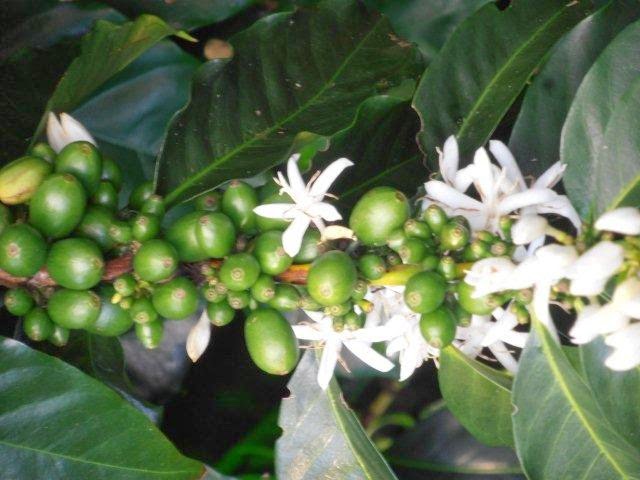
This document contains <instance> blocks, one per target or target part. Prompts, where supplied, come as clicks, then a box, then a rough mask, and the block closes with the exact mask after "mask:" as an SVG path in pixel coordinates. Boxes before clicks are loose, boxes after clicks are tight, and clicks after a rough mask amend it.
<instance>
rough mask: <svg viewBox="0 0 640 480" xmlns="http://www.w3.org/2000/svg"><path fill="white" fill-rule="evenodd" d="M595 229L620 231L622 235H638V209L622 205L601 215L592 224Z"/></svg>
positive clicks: (639, 224) (639, 232) (639, 220)
mask: <svg viewBox="0 0 640 480" xmlns="http://www.w3.org/2000/svg"><path fill="white" fill-rule="evenodd" d="M594 226H595V227H596V230H604V231H606V232H613V233H620V234H622V235H640V210H638V209H637V208H634V207H622V208H617V209H615V210H611V211H609V212H606V213H605V214H603V215H601V216H600V218H598V220H596V223H595V225H594Z"/></svg>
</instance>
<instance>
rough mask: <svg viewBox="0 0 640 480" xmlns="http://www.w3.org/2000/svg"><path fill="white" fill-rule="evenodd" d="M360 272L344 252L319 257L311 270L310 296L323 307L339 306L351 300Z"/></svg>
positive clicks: (308, 277)
mask: <svg viewBox="0 0 640 480" xmlns="http://www.w3.org/2000/svg"><path fill="white" fill-rule="evenodd" d="M357 280H358V272H357V271H356V267H355V265H354V263H353V261H352V260H351V258H350V257H349V255H347V254H346V253H344V252H341V251H339V250H334V251H331V252H327V253H325V254H323V255H321V256H320V257H318V258H317V259H316V260H315V261H314V262H313V263H312V264H311V268H310V269H309V274H308V276H307V289H308V291H309V295H311V297H312V298H313V299H314V300H315V301H316V302H318V303H319V304H321V305H323V306H330V305H339V304H341V303H344V302H346V301H347V300H349V299H350V298H351V294H352V293H353V288H354V287H355V285H356V281H357Z"/></svg>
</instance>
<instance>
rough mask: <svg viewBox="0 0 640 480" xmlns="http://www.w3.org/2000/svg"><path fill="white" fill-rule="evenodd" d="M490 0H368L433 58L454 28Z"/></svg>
mask: <svg viewBox="0 0 640 480" xmlns="http://www.w3.org/2000/svg"><path fill="white" fill-rule="evenodd" d="M489 1H490V0H393V1H389V0H366V1H365V3H366V4H367V5H370V6H371V7H372V8H376V9H378V10H379V11H380V12H382V13H383V14H385V15H386V16H387V17H389V20H390V21H391V26H392V27H393V29H394V31H395V32H396V33H397V34H398V35H399V36H401V37H402V38H404V39H405V40H408V41H410V42H413V43H415V44H417V45H418V47H419V48H420V51H421V52H422V54H423V55H424V57H425V59H426V60H429V61H430V60H432V59H433V58H434V57H435V56H436V55H437V54H438V51H439V50H440V48H441V47H442V45H444V43H445V42H446V40H447V39H448V38H449V36H450V35H451V33H452V32H453V30H454V29H455V27H456V26H457V25H458V24H459V23H460V22H462V20H464V19H465V18H466V17H468V16H469V15H470V14H472V13H473V12H474V11H476V10H477V9H479V8H480V7H481V6H483V5H484V4H486V3H489Z"/></svg>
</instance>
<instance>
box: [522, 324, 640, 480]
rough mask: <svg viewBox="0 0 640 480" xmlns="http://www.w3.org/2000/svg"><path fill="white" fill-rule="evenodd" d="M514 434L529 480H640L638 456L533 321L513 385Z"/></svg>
mask: <svg viewBox="0 0 640 480" xmlns="http://www.w3.org/2000/svg"><path fill="white" fill-rule="evenodd" d="M513 403H514V405H515V407H516V412H515V413H514V415H513V432H514V435H515V441H516V449H517V451H518V456H519V458H520V461H521V462H522V466H523V468H524V471H525V473H526V474H527V477H528V478H531V479H534V480H536V479H547V478H553V479H554V480H575V479H576V478H581V479H585V480H601V479H605V478H611V479H613V478H625V479H638V478H640V452H639V451H638V450H636V449H635V448H633V447H632V446H631V445H629V444H628V443H627V442H626V441H625V439H624V438H623V437H622V436H620V434H619V433H618V432H617V431H616V430H614V428H613V427H612V426H611V424H610V423H608V421H607V419H606V418H605V417H604V415H603V414H602V412H601V411H600V409H599V408H598V405H597V403H596V401H595V399H594V398H593V396H592V394H591V391H590V390H589V387H587V385H586V384H585V383H584V381H583V380H582V379H581V378H580V376H579V375H578V373H576V371H575V370H574V369H573V367H572V366H571V364H570V363H569V361H568V360H567V358H566V357H565V355H564V353H563V352H562V350H561V348H560V346H559V345H558V344H557V343H556V342H555V341H554V339H553V338H552V337H551V335H550V334H549V332H548V331H547V329H546V327H544V326H543V325H542V324H540V322H538V321H536V320H534V321H533V326H532V332H531V335H530V338H529V341H528V342H527V345H526V346H525V349H524V351H523V353H522V356H521V357H520V367H519V370H518V375H516V379H515V382H514V385H513Z"/></svg>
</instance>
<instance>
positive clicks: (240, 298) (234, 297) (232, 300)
mask: <svg viewBox="0 0 640 480" xmlns="http://www.w3.org/2000/svg"><path fill="white" fill-rule="evenodd" d="M250 301H251V296H250V295H249V292H247V291H245V290H243V291H241V292H229V293H227V304H228V305H229V306H230V307H231V308H233V309H234V310H242V309H243V308H247V307H248V306H249V302H250Z"/></svg>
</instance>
